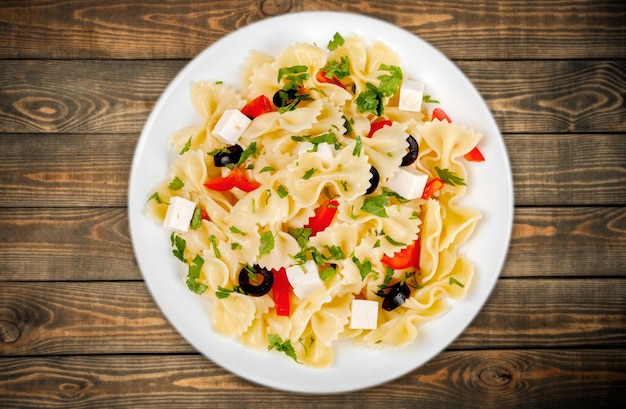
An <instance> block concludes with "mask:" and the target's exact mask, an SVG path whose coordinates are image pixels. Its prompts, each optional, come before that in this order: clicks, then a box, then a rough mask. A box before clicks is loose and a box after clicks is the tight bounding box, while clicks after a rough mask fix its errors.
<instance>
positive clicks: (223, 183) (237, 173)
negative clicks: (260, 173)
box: [204, 168, 261, 193]
mask: <svg viewBox="0 0 626 409" xmlns="http://www.w3.org/2000/svg"><path fill="white" fill-rule="evenodd" d="M204 186H205V187H206V188H208V189H211V190H216V191H218V192H224V191H226V190H230V189H232V188H235V187H236V188H239V189H241V190H243V191H244V192H246V193H248V192H252V191H253V190H254V189H256V188H258V187H259V186H261V184H260V183H259V182H257V181H254V180H249V179H248V177H247V175H246V171H245V170H244V169H242V168H233V169H232V170H231V171H230V173H229V174H228V176H226V177H218V178H213V179H209V180H208V181H207V182H206V183H205V184H204Z"/></svg>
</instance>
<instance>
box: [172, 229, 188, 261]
mask: <svg viewBox="0 0 626 409" xmlns="http://www.w3.org/2000/svg"><path fill="white" fill-rule="evenodd" d="M170 241H171V242H172V247H174V249H173V250H172V253H173V254H174V256H176V258H177V259H179V260H180V261H182V262H183V263H186V262H187V260H185V248H186V247H187V242H186V241H185V239H183V238H182V237H180V236H178V235H176V234H175V233H172V235H171V236H170Z"/></svg>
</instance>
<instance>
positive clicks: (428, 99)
mask: <svg viewBox="0 0 626 409" xmlns="http://www.w3.org/2000/svg"><path fill="white" fill-rule="evenodd" d="M422 101H423V102H425V103H431V104H438V103H439V101H438V100H436V99H433V98H432V97H431V96H430V95H424V96H423V97H422Z"/></svg>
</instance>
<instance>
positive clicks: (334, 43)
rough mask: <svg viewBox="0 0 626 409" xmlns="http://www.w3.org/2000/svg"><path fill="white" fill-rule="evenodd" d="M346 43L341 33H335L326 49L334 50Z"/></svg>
mask: <svg viewBox="0 0 626 409" xmlns="http://www.w3.org/2000/svg"><path fill="white" fill-rule="evenodd" d="M345 43H346V40H344V39H343V37H342V36H341V34H339V33H335V35H334V36H333V39H332V40H330V41H329V42H328V46H327V48H328V51H335V50H336V49H337V48H339V47H341V46H342V45H344V44H345Z"/></svg>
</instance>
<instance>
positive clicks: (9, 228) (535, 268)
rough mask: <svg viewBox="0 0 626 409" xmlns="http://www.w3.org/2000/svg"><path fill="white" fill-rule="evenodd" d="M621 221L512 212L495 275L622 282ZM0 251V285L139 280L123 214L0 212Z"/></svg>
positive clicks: (613, 211) (625, 243) (571, 213)
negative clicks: (509, 235)
mask: <svg viewBox="0 0 626 409" xmlns="http://www.w3.org/2000/svg"><path fill="white" fill-rule="evenodd" d="M624 220H626V208H624V207H574V208H563V207H547V208H517V209H516V210H515V219H514V225H513V232H512V238H511V243H510V246H509V252H508V255H507V260H506V263H505V265H504V269H503V271H502V276H503V277H507V278H512V277H544V278H545V277H550V276H559V277H624V276H626V270H625V269H624V266H625V265H626V251H625V250H626V237H625V236H624V234H623V227H622V226H623V224H624ZM164 234H166V233H164ZM33 249H37V251H33ZM0 252H1V253H2V257H1V258H0V271H2V280H4V281H63V280H79V281H93V280H140V279H141V274H140V273H139V270H138V269H137V264H136V262H135V258H134V254H133V250H132V244H131V241H130V235H129V231H128V219H127V212H126V209H124V208H55V209H52V208H23V209H20V208H0ZM77 254H88V255H89V256H88V257H76V255H77Z"/></svg>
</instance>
